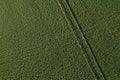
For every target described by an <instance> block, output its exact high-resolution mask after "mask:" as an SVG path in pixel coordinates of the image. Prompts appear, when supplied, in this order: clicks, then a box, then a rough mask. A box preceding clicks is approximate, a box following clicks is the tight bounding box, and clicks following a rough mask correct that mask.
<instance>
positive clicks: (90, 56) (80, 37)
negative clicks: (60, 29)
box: [58, 0, 106, 80]
mask: <svg viewBox="0 0 120 80" xmlns="http://www.w3.org/2000/svg"><path fill="white" fill-rule="evenodd" d="M58 4H59V5H60V7H61V9H62V12H63V13H64V14H65V16H66V19H67V21H68V23H69V24H70V25H71V28H72V30H73V32H74V34H75V36H76V39H77V41H78V42H79V44H80V45H81V46H82V49H83V51H84V54H85V57H86V59H87V61H88V64H89V66H90V68H91V70H92V71H93V74H94V76H95V77H96V78H97V79H98V80H106V78H105V76H104V74H103V71H102V69H101V67H100V65H99V64H98V62H97V59H96V57H95V55H94V53H93V50H92V48H91V46H90V44H89V43H88V41H87V39H86V38H85V36H84V34H83V31H82V30H81V26H80V25H79V24H78V21H77V18H76V16H75V15H74V13H73V11H72V9H71V6H70V4H69V3H68V1H67V0H58Z"/></svg>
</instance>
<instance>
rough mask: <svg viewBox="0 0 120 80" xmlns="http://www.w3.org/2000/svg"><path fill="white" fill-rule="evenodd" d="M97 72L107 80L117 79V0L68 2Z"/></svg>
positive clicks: (119, 18) (119, 27)
mask: <svg viewBox="0 0 120 80" xmlns="http://www.w3.org/2000/svg"><path fill="white" fill-rule="evenodd" d="M68 4H69V5H70V7H71V10H72V12H73V13H74V17H75V18H76V20H77V22H78V24H79V27H80V29H81V30H82V32H83V34H84V36H85V38H86V40H87V41H88V43H89V45H90V47H91V50H92V51H93V53H94V55H95V58H96V61H97V62H98V65H99V67H100V69H101V72H102V74H103V76H104V77H105V79H107V80H119V79H120V67H119V66H120V54H119V53H120V44H119V43H120V22H119V21H120V14H119V13H120V8H119V7H120V1H119V0H106V1H102V0H69V1H68Z"/></svg>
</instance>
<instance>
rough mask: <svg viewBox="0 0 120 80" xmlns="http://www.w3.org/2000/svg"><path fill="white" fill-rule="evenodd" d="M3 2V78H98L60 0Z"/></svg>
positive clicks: (0, 75)
mask: <svg viewBox="0 0 120 80" xmlns="http://www.w3.org/2000/svg"><path fill="white" fill-rule="evenodd" d="M0 4H1V5H0V12H1V13H0V23H1V24H0V80H94V79H96V78H95V76H94V73H93V72H92V70H91V67H90V66H89V63H88V61H87V59H86V57H85V54H84V51H83V48H82V46H81V45H80V44H79V42H78V40H77V39H76V36H75V34H74V32H73V30H72V29H71V25H70V24H69V23H68V20H66V16H65V15H64V14H63V11H62V10H61V7H60V6H59V4H58V2H57V0H56V1H54V0H36V1H34V0H1V1H0Z"/></svg>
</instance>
